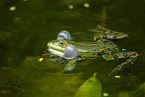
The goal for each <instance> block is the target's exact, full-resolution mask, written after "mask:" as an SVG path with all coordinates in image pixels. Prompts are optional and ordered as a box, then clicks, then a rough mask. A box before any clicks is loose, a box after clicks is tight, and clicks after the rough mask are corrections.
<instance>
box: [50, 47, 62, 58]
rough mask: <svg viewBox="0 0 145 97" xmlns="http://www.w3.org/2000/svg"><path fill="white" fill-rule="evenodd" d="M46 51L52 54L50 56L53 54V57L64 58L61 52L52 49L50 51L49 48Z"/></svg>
mask: <svg viewBox="0 0 145 97" xmlns="http://www.w3.org/2000/svg"><path fill="white" fill-rule="evenodd" d="M48 51H49V52H50V53H52V54H54V55H57V56H60V57H63V56H64V54H63V52H60V51H57V50H54V49H52V48H51V47H49V49H48Z"/></svg>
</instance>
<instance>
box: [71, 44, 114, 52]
mask: <svg viewBox="0 0 145 97" xmlns="http://www.w3.org/2000/svg"><path fill="white" fill-rule="evenodd" d="M70 43H71V44H73V45H74V46H75V47H76V48H77V50H78V51H80V52H87V51H88V52H89V51H92V52H94V51H95V52H101V51H103V50H106V49H110V50H111V49H114V48H116V47H117V45H116V44H114V43H108V42H106V43H105V42H74V41H70Z"/></svg>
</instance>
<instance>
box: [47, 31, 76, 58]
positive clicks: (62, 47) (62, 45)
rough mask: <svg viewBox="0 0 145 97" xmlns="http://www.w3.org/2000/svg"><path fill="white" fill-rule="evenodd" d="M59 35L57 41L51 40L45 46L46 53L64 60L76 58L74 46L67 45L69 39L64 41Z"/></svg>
mask: <svg viewBox="0 0 145 97" xmlns="http://www.w3.org/2000/svg"><path fill="white" fill-rule="evenodd" d="M60 33H61V32H60ZM60 33H59V34H60ZM59 34H58V38H57V40H53V41H51V42H49V43H48V44H47V47H48V48H49V49H48V51H49V52H50V53H52V54H54V55H57V56H59V57H62V58H65V59H74V58H76V57H77V49H76V47H75V46H74V45H71V44H69V42H68V41H69V40H70V39H66V38H65V37H64V36H63V35H59Z"/></svg>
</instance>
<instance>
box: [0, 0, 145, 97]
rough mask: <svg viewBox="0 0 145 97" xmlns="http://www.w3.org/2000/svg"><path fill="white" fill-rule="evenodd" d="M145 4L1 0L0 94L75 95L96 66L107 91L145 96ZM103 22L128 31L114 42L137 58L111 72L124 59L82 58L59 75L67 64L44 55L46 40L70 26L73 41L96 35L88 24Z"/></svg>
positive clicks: (116, 96) (131, 0)
mask: <svg viewBox="0 0 145 97" xmlns="http://www.w3.org/2000/svg"><path fill="white" fill-rule="evenodd" d="M84 3H86V5H84ZM87 4H89V6H88V5H87ZM144 6H145V0H117V1H116V0H102V1H101V0H100V1H94V0H53V1H50V0H24V1H23V0H15V1H13V0H1V1H0V55H1V58H0V97H74V95H75V93H76V92H77V89H78V88H79V87H80V86H81V85H82V84H83V83H84V82H85V81H86V80H87V79H88V78H90V77H92V76H93V74H94V73H95V72H96V73H97V78H98V79H99V80H100V82H101V84H102V97H104V96H105V94H104V93H107V94H108V95H106V96H109V97H145V77H144V76H145V71H144V69H145V56H144V54H145V53H144V52H145V46H144V45H145V39H144V30H145V27H144V25H145V7H144ZM98 24H100V25H104V26H105V27H107V28H109V29H113V30H117V31H120V32H124V33H126V34H128V35H129V37H128V38H127V39H122V40H114V42H115V43H116V44H117V45H118V46H119V47H120V49H126V50H127V51H135V52H137V53H138V54H139V56H138V58H137V60H136V61H135V62H134V64H133V65H131V64H129V65H128V66H125V67H126V68H124V69H123V70H122V71H118V72H115V73H114V74H112V75H111V76H109V75H108V73H109V72H111V70H112V69H114V68H115V67H116V66H117V65H118V64H119V63H121V62H123V61H125V60H123V59H122V60H114V61H106V60H104V59H103V58H97V59H91V60H84V61H81V62H78V64H77V67H76V68H75V69H74V71H72V72H68V73H66V74H62V75H55V73H57V72H59V71H61V70H62V68H63V66H62V65H60V64H59V63H53V62H52V61H50V60H49V56H43V54H45V52H47V49H48V48H47V43H48V42H49V41H51V40H55V39H56V38H57V34H58V33H59V32H60V31H62V30H68V31H69V32H70V34H71V36H72V37H73V40H74V41H92V35H93V33H92V32H89V31H88V29H90V28H95V27H96V26H97V25H98ZM40 58H44V59H43V61H41V62H40V61H39V59H40ZM116 75H117V76H120V78H115V76H116ZM103 94H104V95H103Z"/></svg>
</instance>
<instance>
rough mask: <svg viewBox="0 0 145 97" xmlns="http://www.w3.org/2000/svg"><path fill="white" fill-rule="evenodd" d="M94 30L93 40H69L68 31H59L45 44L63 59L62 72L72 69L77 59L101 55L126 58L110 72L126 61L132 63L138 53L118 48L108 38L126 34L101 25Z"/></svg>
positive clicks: (119, 68) (104, 57)
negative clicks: (55, 36) (55, 37)
mask: <svg viewBox="0 0 145 97" xmlns="http://www.w3.org/2000/svg"><path fill="white" fill-rule="evenodd" d="M94 31H95V32H96V34H95V35H94V40H95V42H75V41H72V40H71V35H70V34H69V32H68V31H61V32H60V33H59V34H58V37H57V39H56V40H52V41H51V42H49V43H48V44H47V46H48V48H49V49H48V51H49V52H50V53H52V54H53V55H56V56H59V57H61V58H62V59H63V60H64V61H63V63H64V65H65V68H64V70H63V72H64V71H72V70H73V69H74V68H75V67H76V63H77V61H78V60H82V59H86V58H97V57H102V58H103V59H105V60H107V61H109V60H116V59H122V58H123V59H126V61H125V62H123V63H121V64H119V65H118V66H117V67H116V68H114V69H113V70H112V71H111V72H110V74H111V73H113V72H114V71H116V70H122V68H123V66H124V65H126V64H128V63H134V61H135V60H136V58H137V56H138V53H136V52H129V51H124V50H120V49H119V47H118V46H117V45H116V44H115V43H114V42H112V41H111V40H108V39H122V38H125V37H127V36H128V35H127V34H123V33H121V32H117V31H113V30H109V29H105V28H103V27H101V26H98V27H97V28H96V29H95V30H94ZM97 33H98V35H99V36H97ZM113 37H115V38H113Z"/></svg>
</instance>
